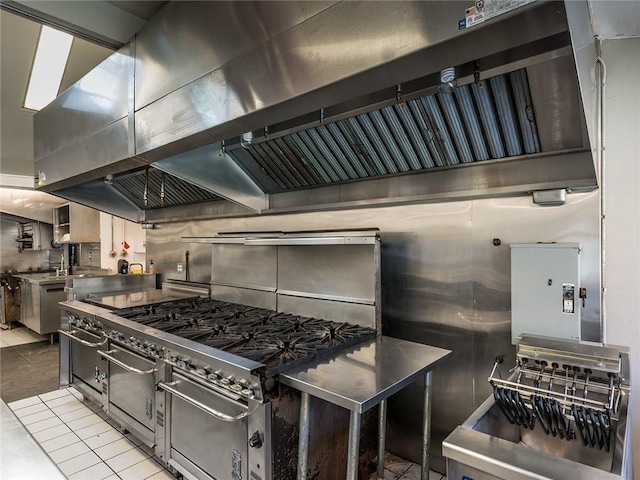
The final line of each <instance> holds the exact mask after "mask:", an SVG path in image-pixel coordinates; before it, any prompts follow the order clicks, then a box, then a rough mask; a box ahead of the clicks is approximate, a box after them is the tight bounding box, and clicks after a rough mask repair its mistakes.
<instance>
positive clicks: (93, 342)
mask: <svg viewBox="0 0 640 480" xmlns="http://www.w3.org/2000/svg"><path fill="white" fill-rule="evenodd" d="M58 332H59V333H60V334H61V335H64V336H65V337H67V338H68V339H69V354H70V357H71V358H70V366H71V379H70V380H71V385H73V386H74V387H75V388H77V389H78V390H79V391H80V392H81V393H82V394H83V395H85V396H86V397H89V398H90V399H91V400H92V401H94V402H97V403H98V404H99V405H102V378H103V376H102V375H101V372H100V356H99V355H98V349H99V348H100V347H101V346H103V345H104V344H105V343H106V341H107V340H106V338H103V337H100V336H99V335H95V334H93V333H89V332H86V331H84V330H72V331H65V330H58ZM60 345H62V342H61V343H60Z"/></svg>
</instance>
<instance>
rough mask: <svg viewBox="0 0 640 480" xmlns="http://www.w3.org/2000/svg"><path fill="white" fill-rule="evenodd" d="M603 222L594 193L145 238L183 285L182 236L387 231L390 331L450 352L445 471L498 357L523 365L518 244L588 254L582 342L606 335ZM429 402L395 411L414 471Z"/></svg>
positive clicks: (243, 223) (397, 446) (278, 219)
mask: <svg viewBox="0 0 640 480" xmlns="http://www.w3.org/2000/svg"><path fill="white" fill-rule="evenodd" d="M564 160H565V159H562V161H564ZM555 163H562V162H560V161H558V160H556V162H555ZM516 164H517V163H516ZM461 170H467V169H466V168H464V169H461ZM331 188H336V187H335V186H332V187H331ZM291 193H292V194H298V193H299V192H291ZM598 215H599V214H598V193H597V192H591V193H585V194H570V195H569V197H568V202H567V204H566V205H564V206H561V207H553V208H545V207H539V206H536V205H534V204H533V203H532V202H531V199H530V197H529V196H528V195H526V196H522V197H510V198H494V199H482V200H468V201H462V202H450V203H437V204H418V205H404V206H390V207H380V208H361V209H351V210H338V211H336V210H333V211H328V212H318V211H316V212H310V213H297V214H283V215H266V216H253V217H249V218H247V217H244V218H239V217H238V218H221V219H215V220H203V221H200V222H181V223H176V224H167V225H162V226H161V229H156V230H148V231H147V255H148V256H149V257H150V258H153V259H154V263H155V264H156V268H157V271H159V272H161V273H162V274H163V275H164V276H170V277H176V274H175V273H174V272H175V262H176V261H177V260H179V259H180V251H181V249H184V248H185V245H184V244H182V245H181V244H180V243H179V239H180V237H182V236H211V235H213V234H215V233H217V232H223V231H273V230H283V231H286V230H319V229H326V230H328V229H349V228H371V227H372V226H376V227H379V228H380V231H381V245H382V248H381V255H382V265H381V270H382V310H383V312H382V315H383V318H382V323H383V332H384V333H385V334H387V335H391V336H396V337H401V338H405V339H408V340H412V341H418V342H422V343H425V344H430V345H435V346H439V347H442V348H450V349H452V350H453V354H452V355H451V357H450V358H449V359H448V360H447V361H446V363H444V364H443V365H442V366H441V367H439V368H440V369H439V370H438V371H437V372H436V373H435V374H434V393H433V395H434V397H433V398H434V403H433V406H434V410H433V413H432V419H433V427H432V445H433V449H432V452H431V453H432V455H434V458H433V462H432V464H433V468H436V469H437V470H439V471H444V460H443V459H442V457H441V452H440V443H441V441H442V440H443V439H444V438H445V437H446V436H447V435H448V434H449V433H450V432H451V431H452V430H453V429H454V428H455V427H456V426H457V425H458V424H460V423H461V422H462V421H464V420H465V419H466V418H467V417H468V416H469V415H470V414H471V413H472V412H473V410H474V409H475V406H477V405H478V402H479V401H481V400H484V399H485V398H486V396H487V390H486V388H487V385H486V378H487V375H488V372H489V371H490V368H491V366H492V364H493V357H495V355H496V354H498V353H503V354H505V356H507V358H508V357H509V356H510V355H514V348H513V346H512V345H511V342H510V337H509V335H508V334H507V332H508V331H509V329H510V327H509V324H510V311H509V310H510V305H509V304H510V268H509V265H510V259H509V254H508V252H509V249H508V245H509V243H515V242H529V241H558V242H582V243H583V244H584V245H585V250H584V257H583V264H582V266H583V279H584V282H585V285H586V287H587V289H588V292H589V293H588V296H587V300H586V302H587V303H586V308H585V309H584V310H583V319H584V321H583V336H584V338H590V339H597V335H596V336H594V335H593V332H599V329H598V327H599V320H598V318H599V312H598V309H599V287H598V282H599V260H598V249H597V245H596V244H597V238H598V222H599V216H598ZM494 238H499V239H500V240H501V245H500V246H498V247H495V246H494V245H493V239H494ZM594 245H595V246H594ZM198 246H199V247H200V246H204V245H198ZM195 247H196V246H195V245H192V246H189V247H188V248H189V249H190V250H191V249H193V248H195ZM204 247H206V246H204ZM205 257H206V255H205ZM205 257H200V260H199V261H200V262H204V265H193V266H192V269H193V270H194V271H204V270H210V265H211V264H210V261H209V262H207V260H206V258H205ZM192 258H193V256H192ZM592 291H593V296H592V295H591V292H592ZM292 298H293V299H294V300H298V299H297V298H295V297H292ZM280 304H281V305H282V302H280ZM593 326H595V327H596V328H593ZM589 332H591V333H589ZM421 399H422V387H421V385H420V384H416V385H414V386H412V387H409V389H408V390H407V392H406V395H402V396H399V397H398V398H397V399H395V397H394V400H393V401H392V402H390V404H389V425H390V429H389V435H390V437H389V439H390V441H389V442H388V448H389V449H390V450H391V451H392V452H395V453H398V454H403V455H406V456H408V457H409V458H412V459H414V460H415V461H420V449H421V432H420V422H419V421H416V419H417V418H420V415H421V412H422V401H421Z"/></svg>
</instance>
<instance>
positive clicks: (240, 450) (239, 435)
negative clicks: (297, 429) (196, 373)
mask: <svg viewBox="0 0 640 480" xmlns="http://www.w3.org/2000/svg"><path fill="white" fill-rule="evenodd" d="M158 387H159V388H161V389H162V390H164V391H165V392H167V406H168V407H169V411H170V418H169V447H170V449H169V450H170V458H169V464H170V465H172V466H173V467H174V468H176V469H177V470H179V471H181V472H182V473H183V474H187V475H188V474H191V475H192V476H195V477H197V478H203V474H204V475H206V476H207V477H210V478H215V479H216V480H240V479H246V478H248V476H247V472H248V467H247V465H248V461H247V450H248V439H247V433H248V427H247V415H248V407H247V405H246V404H244V403H241V402H239V401H235V400H233V399H231V398H227V397H226V396H224V395H223V394H220V393H217V392H215V391H213V390H211V389H209V388H207V387H206V386H204V385H202V384H200V383H197V382H196V381H193V380H190V379H188V378H186V377H185V376H183V375H180V374H179V373H176V372H173V373H172V376H171V382H170V383H168V384H167V383H164V382H160V383H159V384H158ZM204 478H206V477H204Z"/></svg>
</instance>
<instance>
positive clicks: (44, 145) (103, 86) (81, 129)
mask: <svg viewBox="0 0 640 480" xmlns="http://www.w3.org/2000/svg"><path fill="white" fill-rule="evenodd" d="M129 62H130V55H129V46H128V45H125V46H124V47H122V48H121V49H120V50H119V51H117V52H115V53H113V54H112V55H111V56H109V57H108V58H107V59H106V60H104V61H103V62H102V63H100V64H99V65H98V66H97V67H95V68H94V69H93V70H91V71H90V72H89V73H87V74H86V75H85V76H84V77H82V78H81V79H80V80H79V81H78V82H76V83H75V84H73V85H72V86H71V87H69V88H68V89H67V90H66V91H64V92H63V93H61V94H60V95H59V96H58V97H57V98H56V99H55V100H53V101H52V102H51V103H50V104H49V105H47V106H46V107H44V108H43V109H42V110H40V111H39V112H37V113H36V114H35V115H34V117H33V129H34V135H33V139H34V141H33V152H34V159H35V160H39V159H41V158H45V157H48V156H49V155H51V154H52V153H53V152H55V151H57V150H59V149H61V148H63V147H65V146H67V145H70V144H73V143H75V142H77V141H80V140H82V139H84V138H86V137H89V136H91V135H92V134H93V133H94V132H97V131H98V130H101V129H103V128H104V127H106V126H108V125H110V124H112V123H114V122H116V121H118V120H120V119H122V118H124V117H126V116H127V113H128V103H127V101H128V86H129V69H130V63H129ZM70 125H73V128H69V127H70ZM110 146H113V145H110ZM124 146H125V147H126V146H127V143H125V145H124Z"/></svg>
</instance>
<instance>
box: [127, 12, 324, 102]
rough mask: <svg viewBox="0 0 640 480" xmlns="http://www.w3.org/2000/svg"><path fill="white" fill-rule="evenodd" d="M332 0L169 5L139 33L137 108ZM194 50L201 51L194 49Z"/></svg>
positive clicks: (311, 13) (205, 72)
mask: <svg viewBox="0 0 640 480" xmlns="http://www.w3.org/2000/svg"><path fill="white" fill-rule="evenodd" d="M334 3H335V2H333V1H326V2H325V1H313V2H300V1H299V2H188V5H182V6H180V5H175V4H169V5H167V6H166V8H164V9H163V10H162V11H160V12H159V13H158V14H157V15H156V16H154V17H153V18H152V19H151V20H150V21H149V23H148V25H147V26H146V27H145V28H143V29H142V30H141V31H140V32H139V33H138V37H137V42H138V46H137V57H138V60H137V66H136V110H139V109H141V108H142V107H144V106H145V105H149V104H150V103H152V102H154V101H155V100H158V99H159V98H161V97H163V96H165V95H167V94H169V93H171V92H173V91H174V90H176V89H177V88H178V87H181V86H183V85H186V84H187V83H189V82H192V81H193V80H196V79H197V78H199V77H201V76H202V75H205V74H207V73H209V72H211V71H212V70H215V69H216V68H218V67H220V66H222V65H225V64H226V63H228V62H229V61H231V60H233V59H234V58H236V57H238V56H240V55H242V54H244V53H246V52H249V51H250V50H252V49H254V48H256V47H257V46H259V45H260V44H263V43H265V42H266V41H268V40H269V39H270V38H273V37H275V36H277V35H278V34H281V33H282V32H285V31H287V30H289V29H290V28H292V27H294V26H295V25H297V24H299V23H301V22H303V21H305V20H306V19H308V18H310V17H313V16H314V15H317V14H318V13H320V12H321V11H322V10H325V9H327V8H329V7H331V6H332V5H333V4H334ZM167 39H171V41H167ZM204 46H213V48H210V47H207V48H203V47H204ZM194 51H197V52H198V54H197V55H193V53H194ZM274 53H275V52H274Z"/></svg>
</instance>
